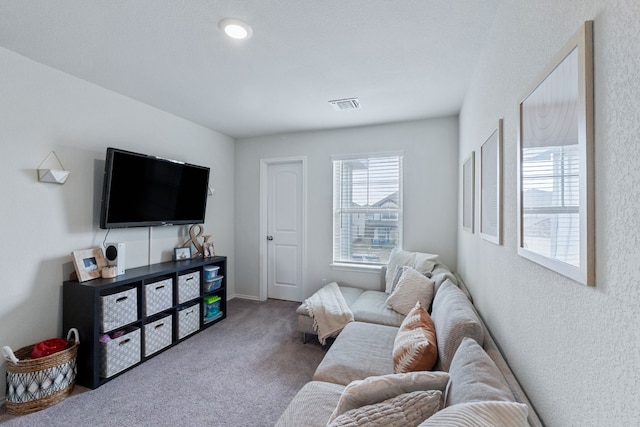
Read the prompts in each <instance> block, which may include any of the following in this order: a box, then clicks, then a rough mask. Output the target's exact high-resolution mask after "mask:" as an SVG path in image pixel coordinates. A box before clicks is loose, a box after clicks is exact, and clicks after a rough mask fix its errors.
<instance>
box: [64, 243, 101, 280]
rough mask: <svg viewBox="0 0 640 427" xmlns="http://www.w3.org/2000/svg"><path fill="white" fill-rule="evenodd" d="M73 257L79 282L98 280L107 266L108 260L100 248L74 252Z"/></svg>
mask: <svg viewBox="0 0 640 427" xmlns="http://www.w3.org/2000/svg"><path fill="white" fill-rule="evenodd" d="M71 255H72V257H73V266H74V267H75V269H76V275H77V276H78V281H79V282H86V281H87V280H91V279H97V278H98V277H100V273H101V271H102V269H103V268H104V267H106V266H107V260H106V259H105V257H104V253H103V252H102V249H101V248H99V247H95V248H91V249H84V250H82V251H73V252H71Z"/></svg>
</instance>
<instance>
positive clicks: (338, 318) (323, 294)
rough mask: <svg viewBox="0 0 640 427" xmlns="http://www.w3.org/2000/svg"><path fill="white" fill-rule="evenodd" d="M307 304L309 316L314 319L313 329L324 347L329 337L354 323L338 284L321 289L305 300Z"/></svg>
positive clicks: (334, 283) (330, 284)
mask: <svg viewBox="0 0 640 427" xmlns="http://www.w3.org/2000/svg"><path fill="white" fill-rule="evenodd" d="M305 304H306V305H307V311H308V312H309V316H311V318H312V319H313V329H314V330H315V331H316V332H317V334H318V340H319V341H320V343H321V344H322V345H324V344H325V342H326V339H327V337H329V336H331V335H332V334H334V333H336V332H339V331H341V330H342V329H343V328H344V327H345V326H346V325H347V323H349V322H353V313H352V312H351V310H350V309H349V306H348V305H347V301H345V299H344V296H343V295H342V292H340V289H339V288H338V284H337V283H336V282H332V283H329V284H327V285H325V286H323V287H322V288H320V289H319V290H318V292H316V293H315V294H313V295H311V296H310V297H309V298H307V299H306V300H305Z"/></svg>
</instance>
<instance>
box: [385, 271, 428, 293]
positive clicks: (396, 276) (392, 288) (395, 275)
mask: <svg viewBox="0 0 640 427" xmlns="http://www.w3.org/2000/svg"><path fill="white" fill-rule="evenodd" d="M405 268H409V266H407V265H399V266H398V268H396V274H394V276H393V282H392V283H391V292H388V293H393V290H394V289H395V288H396V286H397V285H398V281H399V280H400V277H401V276H402V273H404V269H405ZM421 274H422V275H423V276H424V277H426V278H427V279H431V276H432V274H431V272H430V271H428V272H426V273H421ZM434 294H435V292H434Z"/></svg>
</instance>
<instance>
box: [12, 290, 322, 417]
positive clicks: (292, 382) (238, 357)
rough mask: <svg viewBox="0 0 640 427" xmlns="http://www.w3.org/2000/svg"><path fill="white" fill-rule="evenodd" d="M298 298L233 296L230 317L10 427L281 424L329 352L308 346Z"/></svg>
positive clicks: (76, 389) (230, 303)
mask: <svg viewBox="0 0 640 427" xmlns="http://www.w3.org/2000/svg"><path fill="white" fill-rule="evenodd" d="M297 305H298V304H297V303H294V302H287V301H279V300H268V301H266V302H256V301H247V300H239V299H233V300H231V301H229V302H228V306H227V309H228V313H227V318H226V319H225V320H224V321H222V322H220V323H218V324H216V325H214V326H212V327H210V328H208V329H206V330H205V331H203V332H200V333H198V334H196V335H194V336H192V337H191V338H189V339H188V340H186V341H184V342H182V343H180V344H178V345H177V346H174V347H172V348H170V349H169V350H167V351H165V352H164V353H161V354H159V355H157V356H156V357H154V358H152V359H150V360H148V361H147V362H145V363H143V364H141V365H139V366H137V367H135V368H134V369H132V370H130V371H129V372H126V373H125V374H123V375H121V376H120V377H118V378H116V379H114V380H112V381H110V382H108V383H106V384H105V385H103V386H102V387H100V388H98V389H96V390H89V389H86V388H84V387H79V386H76V388H75V390H74V393H73V394H72V395H71V396H69V397H68V398H67V399H65V400H64V401H62V402H60V403H59V404H57V405H55V406H52V407H51V408H47V409H45V410H42V411H39V412H36V413H33V414H28V415H23V416H10V415H8V414H6V413H5V409H4V406H3V407H2V408H1V409H0V423H2V424H3V427H4V426H5V425H6V426H7V427H8V426H45V425H46V426H176V425H180V426H273V425H274V424H275V422H276V421H277V420H278V418H279V417H280V414H281V413H282V412H283V411H284V409H285V408H286V406H287V405H288V404H289V401H290V400H291V399H292V398H293V396H294V395H295V394H296V393H297V391H298V390H299V389H300V388H301V387H302V386H303V385H304V384H305V383H306V382H307V381H309V380H310V379H311V376H312V375H313V372H314V370H315V368H316V367H317V365H318V364H319V363H320V360H321V359H322V357H323V356H324V354H325V350H324V349H323V348H322V347H321V346H320V345H319V344H317V343H310V344H303V343H302V339H301V336H300V334H299V333H298V332H297V330H296V328H297V320H296V314H295V309H296V307H297Z"/></svg>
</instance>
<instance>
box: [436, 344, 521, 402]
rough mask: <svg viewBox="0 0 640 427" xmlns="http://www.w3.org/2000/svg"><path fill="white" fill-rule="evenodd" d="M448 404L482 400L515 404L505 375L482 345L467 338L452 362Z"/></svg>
mask: <svg viewBox="0 0 640 427" xmlns="http://www.w3.org/2000/svg"><path fill="white" fill-rule="evenodd" d="M449 375H450V376H451V383H450V384H449V389H448V391H447V405H455V404H458V403H468V402H477V401H482V400H494V401H506V402H512V401H514V397H513V393H511V389H509V385H508V384H507V382H506V380H505V379H504V376H503V375H502V373H501V372H500V370H499V369H498V367H497V366H496V364H495V363H494V362H493V360H491V358H490V357H489V355H488V354H487V352H486V351H484V349H483V348H482V347H480V345H479V344H478V343H477V342H475V340H473V339H471V338H464V339H463V340H462V342H461V343H460V346H459V347H458V351H456V354H455V355H454V356H453V360H452V361H451V369H449Z"/></svg>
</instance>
